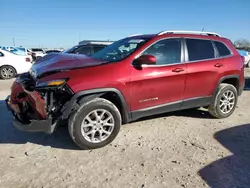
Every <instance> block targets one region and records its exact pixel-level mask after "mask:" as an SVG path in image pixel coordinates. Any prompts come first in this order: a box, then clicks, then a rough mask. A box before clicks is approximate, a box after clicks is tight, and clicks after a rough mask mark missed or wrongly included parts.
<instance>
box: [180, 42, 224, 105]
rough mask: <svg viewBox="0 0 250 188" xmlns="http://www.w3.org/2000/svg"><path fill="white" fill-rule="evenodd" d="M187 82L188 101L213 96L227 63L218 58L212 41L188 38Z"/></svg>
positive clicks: (185, 95) (186, 97)
mask: <svg viewBox="0 0 250 188" xmlns="http://www.w3.org/2000/svg"><path fill="white" fill-rule="evenodd" d="M185 42H186V59H185V61H186V63H187V80H186V89H185V93H184V98H185V99H186V100H189V101H190V100H191V101H192V99H193V100H197V99H201V100H202V99H206V98H208V97H210V96H212V94H213V92H214V90H215V88H216V85H217V83H218V80H219V78H220V77H221V74H223V72H224V71H225V67H226V65H225V63H224V62H223V61H221V59H220V58H218V57H217V56H218V54H217V51H216V49H215V46H214V45H213V43H212V41H211V40H207V39H197V38H186V39H185Z"/></svg>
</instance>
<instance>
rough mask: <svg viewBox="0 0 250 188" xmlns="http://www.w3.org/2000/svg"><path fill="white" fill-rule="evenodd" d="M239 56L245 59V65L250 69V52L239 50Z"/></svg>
mask: <svg viewBox="0 0 250 188" xmlns="http://www.w3.org/2000/svg"><path fill="white" fill-rule="evenodd" d="M238 52H239V54H240V55H241V56H242V57H244V65H245V66H247V67H250V52H248V51H246V50H238Z"/></svg>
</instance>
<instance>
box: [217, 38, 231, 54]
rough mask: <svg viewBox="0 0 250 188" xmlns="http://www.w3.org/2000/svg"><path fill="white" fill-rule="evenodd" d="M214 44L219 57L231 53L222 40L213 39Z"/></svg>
mask: <svg viewBox="0 0 250 188" xmlns="http://www.w3.org/2000/svg"><path fill="white" fill-rule="evenodd" d="M214 44H215V46H216V48H217V50H218V52H219V56H220V57H223V56H227V55H230V54H231V52H230V50H229V49H228V48H227V47H226V46H225V44H223V43H222V42H218V41H214Z"/></svg>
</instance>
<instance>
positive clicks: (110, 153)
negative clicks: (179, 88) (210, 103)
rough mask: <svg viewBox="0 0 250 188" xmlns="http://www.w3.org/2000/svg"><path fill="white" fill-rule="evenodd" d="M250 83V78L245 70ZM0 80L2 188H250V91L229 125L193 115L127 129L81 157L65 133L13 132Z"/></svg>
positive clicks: (7, 83)
mask: <svg viewBox="0 0 250 188" xmlns="http://www.w3.org/2000/svg"><path fill="white" fill-rule="evenodd" d="M246 75H249V76H250V71H249V70H246ZM12 81H13V80H9V81H3V80H0V99H1V100H2V101H0V119H1V122H0V124H1V126H0V151H1V152H0V167H1V171H0V187H3V188H8V187H14V188H19V187H20V188H21V187H60V188H61V187H72V188H75V187H86V188H92V187H98V188H100V187H101V188H102V187H104V188H106V187H108V188H111V187H115V188H118V187H122V188H126V187H129V188H130V187H133V188H134V187H140V188H142V187H150V188H151V187H152V188H158V187H160V188H161V187H170V188H177V187H180V188H181V187H190V188H195V187H197V188H202V187H216V188H224V187H225V188H231V187H249V185H250V159H249V156H250V149H249V143H250V134H248V133H250V117H249V108H250V92H249V91H244V92H243V94H242V96H241V97H240V98H239V103H238V108H237V109H236V111H235V113H234V114H233V115H232V116H231V117H229V118H227V119H223V120H218V119H213V118H211V117H210V116H209V114H208V113H207V112H206V111H202V110H187V111H181V112H175V113H168V114H165V115H161V116H156V117H155V118H154V119H144V120H141V121H138V122H136V123H132V124H128V125H124V126H122V129H121V131H120V133H119V135H118V137H117V138H116V139H115V140H114V142H113V143H111V144H110V145H108V146H106V147H104V148H101V149H97V150H89V151H83V150H79V148H78V147H76V146H75V144H74V143H73V142H72V141H71V139H70V137H69V135H68V133H67V128H66V127H62V128H60V129H59V130H58V132H56V133H55V134H53V135H46V134H41V133H26V132H21V131H18V130H16V129H15V128H13V126H12V123H11V115H10V113H9V112H8V111H7V110H6V106H5V104H4V101H3V99H5V97H6V96H7V95H8V94H9V88H10V86H11V83H12Z"/></svg>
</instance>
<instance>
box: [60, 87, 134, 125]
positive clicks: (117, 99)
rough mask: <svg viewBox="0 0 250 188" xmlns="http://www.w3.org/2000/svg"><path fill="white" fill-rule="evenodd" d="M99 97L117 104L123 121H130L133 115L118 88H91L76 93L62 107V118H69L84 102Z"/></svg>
mask: <svg viewBox="0 0 250 188" xmlns="http://www.w3.org/2000/svg"><path fill="white" fill-rule="evenodd" d="M98 97H100V98H104V99H107V100H109V101H110V102H112V103H114V105H116V107H117V108H118V109H119V111H120V113H121V116H122V122H123V123H124V124H125V123H128V122H129V121H130V119H131V117H130V113H129V108H128V105H127V103H126V100H125V98H124V96H123V94H122V93H121V92H120V91H119V90H118V89H116V88H99V89H91V90H85V91H80V92H78V93H76V94H75V95H74V96H73V97H72V98H71V99H70V101H68V102H67V103H66V104H65V105H64V107H63V108H62V110H61V111H62V113H63V115H62V119H67V118H68V117H69V116H70V114H71V113H72V112H73V111H75V110H77V109H78V108H79V107H80V105H81V104H82V103H85V102H88V101H90V100H93V99H95V98H98Z"/></svg>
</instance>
